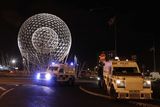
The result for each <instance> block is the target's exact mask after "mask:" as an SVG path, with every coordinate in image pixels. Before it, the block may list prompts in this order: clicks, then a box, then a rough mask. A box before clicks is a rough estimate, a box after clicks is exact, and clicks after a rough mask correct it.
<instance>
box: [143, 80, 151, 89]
mask: <svg viewBox="0 0 160 107" xmlns="http://www.w3.org/2000/svg"><path fill="white" fill-rule="evenodd" d="M150 87H151V81H150V80H145V81H144V82H143V88H150Z"/></svg>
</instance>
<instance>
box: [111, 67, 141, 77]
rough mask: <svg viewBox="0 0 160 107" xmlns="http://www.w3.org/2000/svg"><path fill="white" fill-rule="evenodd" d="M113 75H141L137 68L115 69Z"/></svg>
mask: <svg viewBox="0 0 160 107" xmlns="http://www.w3.org/2000/svg"><path fill="white" fill-rule="evenodd" d="M113 75H141V73H140V72H138V69H137V68H136V67H114V68H113Z"/></svg>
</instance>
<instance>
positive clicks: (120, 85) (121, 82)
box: [116, 80, 125, 88]
mask: <svg viewBox="0 0 160 107" xmlns="http://www.w3.org/2000/svg"><path fill="white" fill-rule="evenodd" d="M116 84H117V87H118V88H125V82H124V80H116Z"/></svg>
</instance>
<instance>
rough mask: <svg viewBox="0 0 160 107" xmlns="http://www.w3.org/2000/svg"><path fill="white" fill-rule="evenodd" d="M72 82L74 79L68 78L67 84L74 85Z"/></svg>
mask: <svg viewBox="0 0 160 107" xmlns="http://www.w3.org/2000/svg"><path fill="white" fill-rule="evenodd" d="M74 82H75V80H74V79H73V78H70V79H69V80H68V85H69V86H73V85H74Z"/></svg>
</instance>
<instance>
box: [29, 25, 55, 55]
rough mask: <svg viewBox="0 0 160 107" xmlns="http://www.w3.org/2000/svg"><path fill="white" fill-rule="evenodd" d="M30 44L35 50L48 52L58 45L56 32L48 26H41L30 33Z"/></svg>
mask: <svg viewBox="0 0 160 107" xmlns="http://www.w3.org/2000/svg"><path fill="white" fill-rule="evenodd" d="M32 44H33V47H34V48H35V49H36V50H37V52H40V53H43V54H48V53H50V52H52V51H53V50H54V49H55V48H56V47H57V45H58V34H57V33H56V32H55V31H54V30H53V29H51V28H49V27H41V28H38V29H37V30H35V32H34V33H33V34H32Z"/></svg>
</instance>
